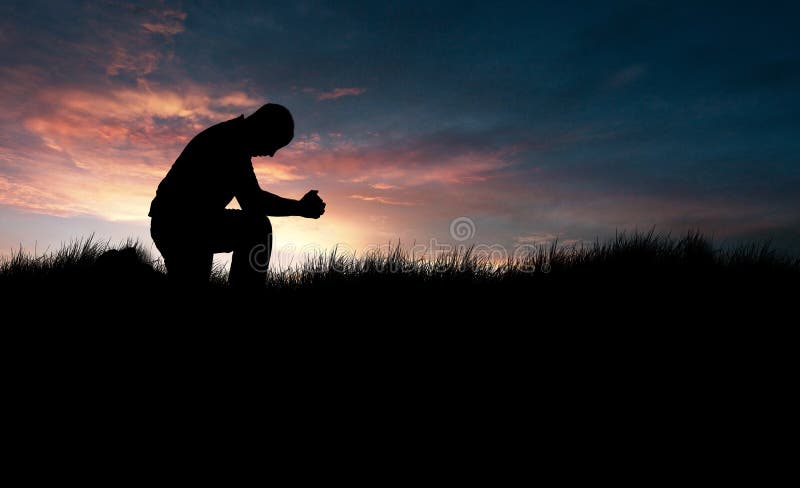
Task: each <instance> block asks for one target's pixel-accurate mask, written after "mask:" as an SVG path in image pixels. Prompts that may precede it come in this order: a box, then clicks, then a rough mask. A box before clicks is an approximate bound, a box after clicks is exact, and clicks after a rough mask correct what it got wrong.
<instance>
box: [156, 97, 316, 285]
mask: <svg viewBox="0 0 800 488" xmlns="http://www.w3.org/2000/svg"><path fill="white" fill-rule="evenodd" d="M293 137H294V120H293V119H292V115H291V113H289V110H287V109H286V108H285V107H283V106H281V105H277V104H274V103H268V104H266V105H264V106H263V107H261V108H260V109H258V110H257V111H256V112H255V113H253V114H252V115H250V116H249V117H247V118H245V117H244V116H243V115H240V116H239V117H237V118H235V119H231V120H228V121H226V122H222V123H219V124H216V125H214V126H212V127H209V128H208V129H206V130H204V131H203V132H201V133H200V134H198V135H197V136H195V137H194V138H193V139H192V140H191V141H190V142H189V144H188V145H187V146H186V148H185V149H184V150H183V152H182V153H181V155H180V156H179V157H178V159H177V160H176V161H175V164H173V165H172V168H171V169H170V170H169V172H168V173H167V176H165V177H164V179H163V180H162V181H161V183H160V184H159V185H158V191H157V192H156V197H155V198H154V199H153V202H152V203H151V205H150V213H149V215H150V217H152V220H151V222H150V234H151V235H152V236H153V241H155V243H156V247H157V248H158V250H159V251H160V252H161V255H162V256H163V257H164V262H165V264H166V266H167V274H168V276H169V278H170V280H171V281H173V282H176V283H179V284H182V285H192V286H202V285H205V284H207V283H208V278H209V276H210V274H211V263H212V259H213V254H214V253H217V252H231V251H233V259H232V262H231V271H230V282H231V285H232V286H234V287H239V288H252V287H258V286H259V285H263V284H264V279H265V273H266V271H267V267H268V266H269V258H270V254H271V253H272V225H271V224H270V221H269V219H268V218H267V216H274V217H285V216H292V215H296V216H300V217H308V218H313V219H317V218H319V217H320V215H322V214H323V213H325V203H324V202H323V201H322V199H320V197H319V196H318V195H317V191H316V190H311V191H309V192H308V193H306V194H305V196H304V197H303V198H301V199H300V200H291V199H288V198H282V197H279V196H278V195H274V194H272V193H270V192H267V191H264V190H262V189H261V188H260V187H259V185H258V180H257V179H256V175H255V173H254V172H253V164H252V162H251V161H250V158H251V157H253V156H270V157H272V156H274V155H275V153H276V152H277V151H278V149H280V148H282V147H284V146H286V145H287V144H289V142H290V141H291V140H292V138H293ZM233 197H236V200H237V201H238V202H239V205H240V206H241V208H242V210H227V209H225V207H226V206H227V205H228V203H230V201H231V200H232V199H233Z"/></svg>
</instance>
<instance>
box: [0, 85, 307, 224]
mask: <svg viewBox="0 0 800 488" xmlns="http://www.w3.org/2000/svg"><path fill="white" fill-rule="evenodd" d="M218 90H219V89H211V88H209V87H205V86H202V85H196V84H191V83H185V84H184V85H183V86H181V87H175V88H169V89H166V88H159V87H155V88H154V87H150V86H148V85H147V84H140V85H139V86H138V87H119V88H117V87H113V86H112V87H105V89H102V88H100V87H97V88H96V89H94V90H89V89H87V88H83V87H80V88H79V87H71V86H64V87H58V86H53V87H48V88H44V89H42V90H40V91H38V92H34V93H32V94H30V98H29V99H28V100H26V101H25V102H24V103H25V107H26V109H25V110H22V109H17V110H13V109H12V112H18V113H19V114H20V116H21V118H22V120H21V124H20V123H18V122H17V123H15V122H14V121H11V120H9V121H6V122H3V127H4V128H6V127H9V128H12V127H13V129H14V131H16V132H15V134H16V135H15V136H14V137H13V138H8V139H0V147H1V149H0V169H2V173H3V174H4V175H5V176H6V177H5V179H4V180H3V186H2V188H3V196H2V198H1V199H0V203H3V204H5V205H12V206H15V207H18V208H24V209H27V210H30V211H34V212H40V213H48V214H51V215H59V216H65V215H77V214H92V215H99V216H102V217H105V218H107V219H112V220H119V219H133V220H135V219H143V218H144V216H145V215H146V213H147V212H146V209H147V206H148V205H149V200H150V199H151V198H152V196H153V194H154V191H155V188H156V186H157V184H158V181H159V180H160V178H161V177H163V175H164V174H165V173H166V171H167V169H168V168H169V166H170V165H171V164H172V162H173V161H174V160H175V158H176V157H177V156H178V154H179V153H180V151H181V150H182V148H183V146H184V145H185V144H186V142H188V140H189V139H190V138H191V137H192V136H194V135H195V134H196V133H197V132H199V131H200V130H202V129H204V128H206V127H208V126H209V125H211V124H213V123H216V122H220V121H222V120H226V119H229V118H232V117H233V116H235V115H236V114H237V113H244V112H249V111H251V110H254V109H255V108H257V107H258V106H259V105H260V104H261V101H260V100H258V99H255V98H251V97H250V96H248V95H247V94H245V93H243V92H241V91H237V90H231V91H227V92H226V91H222V92H219V91H218ZM13 92H14V90H3V84H2V82H0V102H3V103H6V104H7V106H11V107H12V108H13V107H15V103H16V102H15V101H14V100H12V99H8V98H6V97H5V96H3V95H4V94H7V93H10V94H13ZM0 120H1V119H0ZM12 124H13V125H12ZM293 171H294V168H293V167H292V166H290V165H285V164H277V165H275V166H273V167H271V168H269V169H268V170H267V171H266V172H263V171H262V175H264V178H265V180H266V181H275V180H293V179H299V178H300V176H298V175H296V174H294V173H293ZM12 176H13V178H12Z"/></svg>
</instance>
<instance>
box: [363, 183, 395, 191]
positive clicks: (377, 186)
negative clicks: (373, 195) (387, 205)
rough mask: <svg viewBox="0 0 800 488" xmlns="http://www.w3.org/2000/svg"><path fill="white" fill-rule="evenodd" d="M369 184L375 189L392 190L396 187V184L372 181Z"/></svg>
mask: <svg viewBox="0 0 800 488" xmlns="http://www.w3.org/2000/svg"><path fill="white" fill-rule="evenodd" d="M369 186H370V187H371V188H374V189H376V190H394V189H395V188H397V185H387V184H386V183H372V184H370V185H369Z"/></svg>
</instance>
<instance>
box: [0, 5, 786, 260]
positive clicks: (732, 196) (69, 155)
mask: <svg viewBox="0 0 800 488" xmlns="http://www.w3.org/2000/svg"><path fill="white" fill-rule="evenodd" d="M700 3H701V4H702V5H698V4H699V3H698V2H682V1H678V2H653V1H617V2H571V1H567V2H558V3H557V5H555V4H553V3H552V2H470V1H458V2H402V1H401V2H346V1H336V2H307V1H295V2H261V1H241V2H211V1H183V2H173V1H169V0H164V1H141V2H126V1H115V0H108V1H62V0H59V1H38V0H28V1H24V2H19V1H14V0H12V1H4V2H3V3H2V4H0V106H2V111H0V252H2V253H4V254H7V253H8V251H10V249H11V248H14V247H17V246H18V245H20V244H22V245H23V246H24V247H26V248H28V249H31V250H32V249H33V247H34V244H36V246H37V249H38V250H42V249H45V248H47V247H48V246H49V247H50V248H53V247H57V246H58V244H59V242H61V241H67V240H69V239H71V238H75V237H81V236H87V235H89V234H92V233H94V234H95V235H96V236H98V237H99V238H102V239H111V240H112V241H113V242H116V241H122V240H124V239H126V238H128V237H134V238H139V239H141V240H142V242H144V243H145V245H146V247H149V246H150V245H151V243H152V241H151V240H150V238H149V234H148V224H149V222H148V218H147V211H148V207H149V203H150V200H151V199H152V198H153V196H154V194H155V189H156V186H157V185H158V182H159V181H160V179H161V178H162V177H163V176H164V174H165V173H166V172H167V170H168V169H169V167H170V165H171V164H172V163H173V162H174V160H175V158H176V157H177V156H178V154H179V153H180V151H181V149H182V148H183V146H184V145H185V144H186V142H188V141H189V139H191V137H192V136H194V135H195V134H196V133H197V132H199V131H200V130H202V129H204V128H206V127H208V126H210V125H212V124H214V123H217V122H221V121H224V120H227V119H230V118H233V117H235V116H238V115H239V114H245V115H248V114H250V113H252V112H253V111H254V110H255V109H256V108H258V107H259V106H260V105H261V104H263V103H265V102H268V101H269V102H276V103H281V104H283V105H285V106H287V107H288V108H289V109H290V110H291V111H292V113H293V114H294V118H295V123H296V130H295V132H296V137H295V140H294V141H293V142H292V144H291V145H290V146H288V147H287V148H285V149H283V150H281V151H280V152H279V153H278V154H277V155H276V157H275V158H274V159H272V158H254V166H255V168H256V173H257V175H258V177H259V180H260V182H261V186H262V188H264V189H266V190H269V191H271V192H273V193H277V194H279V195H282V196H286V197H291V198H299V197H300V196H302V195H303V193H305V192H306V191H307V190H308V189H318V190H319V191H320V196H322V197H323V198H324V199H325V200H326V202H327V204H328V206H327V210H326V214H325V215H324V216H323V218H321V219H320V220H306V219H300V218H281V219H273V222H274V227H275V232H276V250H278V251H280V250H281V249H284V251H286V252H287V253H288V254H291V253H290V251H291V250H297V249H313V248H331V247H332V246H334V245H336V244H344V245H346V246H347V247H348V248H352V249H354V250H360V249H363V248H364V247H366V246H368V245H371V244H383V243H388V242H397V241H398V240H399V241H400V242H403V243H408V244H411V243H414V242H417V243H428V242H431V240H435V241H436V242H440V243H454V242H459V243H467V244H470V243H484V244H500V245H502V246H505V247H507V248H509V249H511V248H513V247H514V246H516V245H519V244H525V243H530V242H538V241H542V240H549V239H552V238H553V237H558V238H559V239H560V240H561V241H563V242H579V241H584V240H587V241H592V240H594V239H595V238H596V237H600V238H604V237H607V236H610V235H613V234H614V233H615V232H616V231H617V230H632V229H636V228H638V229H640V230H641V229H649V228H651V227H653V226H655V227H656V229H657V230H661V231H665V232H667V231H670V232H672V233H673V234H680V233H683V232H685V231H687V230H689V229H700V230H701V231H703V232H705V233H707V234H710V235H713V236H714V238H715V241H717V242H734V241H738V240H742V239H744V240H747V239H754V238H755V239H764V238H772V239H774V242H775V243H776V245H778V246H779V247H782V248H785V249H791V250H794V251H798V250H800V192H798V191H797V189H798V188H800V161H798V154H799V153H798V149H800V137H798V135H799V134H798V126H799V124H800V118H798V117H797V114H798V113H800V110H799V109H800V93H799V92H798V90H797V87H798V86H800V53H799V52H798V51H799V50H800V48H798V46H800V34H798V29H796V25H795V23H796V19H797V17H798V14H800V7H798V5H799V4H797V3H796V2H774V3H772V2H770V3H769V5H770V6H769V8H764V5H765V4H764V2H758V3H757V2H700ZM229 4H232V6H231V5H229ZM462 217H463V218H466V219H469V221H468V222H470V223H471V225H472V224H474V227H471V228H470V229H469V235H468V236H467V237H468V239H465V240H464V241H458V240H455V239H454V238H453V236H452V235H451V223H452V222H453V221H454V220H455V219H458V218H462ZM465 221H466V220H462V221H460V222H465Z"/></svg>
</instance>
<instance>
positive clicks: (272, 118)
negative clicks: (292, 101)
mask: <svg viewBox="0 0 800 488" xmlns="http://www.w3.org/2000/svg"><path fill="white" fill-rule="evenodd" d="M247 119H248V120H249V121H250V122H252V123H253V126H254V127H257V130H258V131H259V132H261V131H264V132H266V133H268V134H269V135H270V137H273V138H275V142H278V143H283V145H286V144H289V142H291V140H292V138H293V137H294V119H293V118H292V113H291V112H289V109H287V108H286V107H284V106H283V105H278V104H277V103H268V104H266V105H262V106H261V108H259V109H258V110H256V111H255V112H253V113H252V114H250V116H249V117H247Z"/></svg>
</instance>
